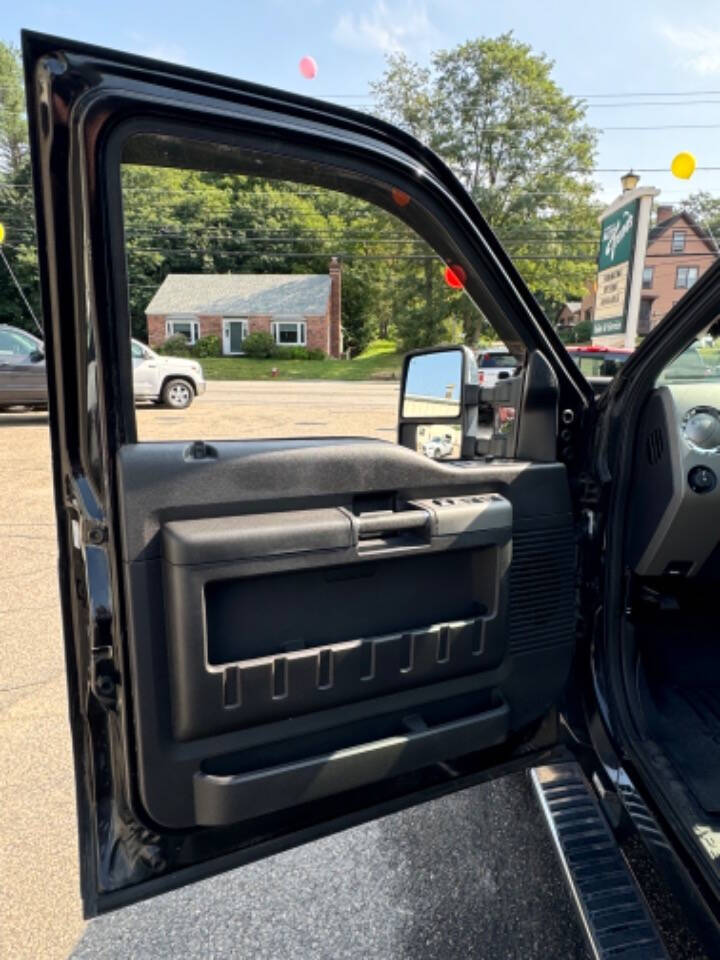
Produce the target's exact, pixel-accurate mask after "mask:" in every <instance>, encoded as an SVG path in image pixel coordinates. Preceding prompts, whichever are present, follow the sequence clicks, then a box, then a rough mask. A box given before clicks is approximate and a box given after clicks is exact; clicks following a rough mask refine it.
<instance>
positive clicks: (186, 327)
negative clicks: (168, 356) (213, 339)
mask: <svg viewBox="0 0 720 960" xmlns="http://www.w3.org/2000/svg"><path fill="white" fill-rule="evenodd" d="M165 336H166V337H185V339H186V340H187V341H188V343H195V341H196V340H199V339H200V324H199V323H198V321H197V320H189V319H187V318H185V317H169V318H168V319H167V320H166V321H165Z"/></svg>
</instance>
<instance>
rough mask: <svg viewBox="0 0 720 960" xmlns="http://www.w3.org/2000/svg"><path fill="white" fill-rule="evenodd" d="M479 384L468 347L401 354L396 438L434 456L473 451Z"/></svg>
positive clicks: (449, 456) (452, 457) (441, 457)
mask: <svg viewBox="0 0 720 960" xmlns="http://www.w3.org/2000/svg"><path fill="white" fill-rule="evenodd" d="M479 395H480V394H479V388H478V382H477V364H476V362H475V356H474V354H473V352H472V351H471V350H469V349H468V348H467V347H462V346H453V347H433V348H432V349H428V350H414V351H412V352H411V353H408V354H407V356H406V357H405V362H404V365H403V376H402V388H401V390H400V415H399V424H398V442H399V443H401V444H402V445H403V446H406V447H409V448H410V449H411V450H416V451H417V452H418V453H422V454H424V455H425V456H427V457H431V458H432V459H434V460H458V459H460V458H463V457H465V458H471V457H473V456H474V455H475V440H476V434H477V419H478V400H479Z"/></svg>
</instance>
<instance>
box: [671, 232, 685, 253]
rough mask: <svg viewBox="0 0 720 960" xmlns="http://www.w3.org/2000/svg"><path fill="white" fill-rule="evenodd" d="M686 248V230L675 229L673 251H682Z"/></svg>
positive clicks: (672, 242)
mask: <svg viewBox="0 0 720 960" xmlns="http://www.w3.org/2000/svg"><path fill="white" fill-rule="evenodd" d="M684 250H685V231H684V230H673V233H672V241H671V242H670V252H671V253H682V252H683V251H684Z"/></svg>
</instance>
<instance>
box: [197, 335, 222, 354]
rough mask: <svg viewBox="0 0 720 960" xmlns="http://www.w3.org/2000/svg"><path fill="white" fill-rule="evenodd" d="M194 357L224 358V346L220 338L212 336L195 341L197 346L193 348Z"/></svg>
mask: <svg viewBox="0 0 720 960" xmlns="http://www.w3.org/2000/svg"><path fill="white" fill-rule="evenodd" d="M192 355H193V356H194V357H220V356H222V344H221V343H220V337H216V336H214V334H210V336H207V337H200V339H199V340H196V341H195V344H194V346H193V348H192Z"/></svg>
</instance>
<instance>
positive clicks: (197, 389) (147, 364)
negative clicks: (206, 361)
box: [130, 340, 207, 410]
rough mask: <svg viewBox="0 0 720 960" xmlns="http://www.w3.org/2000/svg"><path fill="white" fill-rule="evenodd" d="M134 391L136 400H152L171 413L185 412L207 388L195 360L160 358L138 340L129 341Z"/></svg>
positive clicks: (201, 370)
mask: <svg viewBox="0 0 720 960" xmlns="http://www.w3.org/2000/svg"><path fill="white" fill-rule="evenodd" d="M130 356H131V358H132V366H133V389H134V393H135V399H136V400H153V401H155V402H156V403H164V404H165V406H167V407H172V408H173V409H174V410H184V409H185V408H186V407H189V406H190V404H191V403H192V402H193V398H194V397H196V396H200V395H202V394H203V393H205V390H206V388H207V384H206V382H205V377H204V376H203V369H202V367H201V366H200V364H199V363H198V362H197V360H187V359H185V358H184V357H161V356H160V355H159V354H157V353H155V351H154V350H151V349H150V347H148V346H146V345H145V344H144V343H140V341H139V340H132V341H131V345H130Z"/></svg>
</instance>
